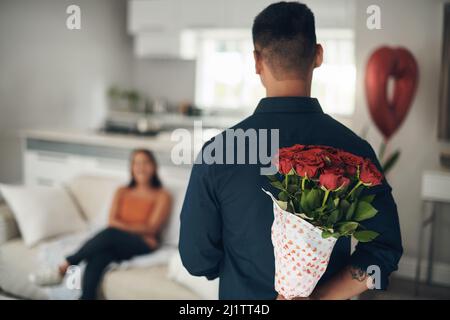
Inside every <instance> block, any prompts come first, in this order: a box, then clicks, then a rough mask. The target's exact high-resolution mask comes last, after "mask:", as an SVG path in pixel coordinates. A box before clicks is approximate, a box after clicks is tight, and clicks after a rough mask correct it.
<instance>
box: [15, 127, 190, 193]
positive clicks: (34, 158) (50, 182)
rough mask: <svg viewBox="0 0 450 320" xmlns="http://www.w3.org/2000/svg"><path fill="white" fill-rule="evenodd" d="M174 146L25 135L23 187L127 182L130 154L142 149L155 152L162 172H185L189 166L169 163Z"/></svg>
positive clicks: (93, 136) (94, 136) (96, 136)
mask: <svg viewBox="0 0 450 320" xmlns="http://www.w3.org/2000/svg"><path fill="white" fill-rule="evenodd" d="M174 144H175V142H172V141H170V140H169V141H166V140H165V139H161V140H158V138H140V137H132V136H130V137H128V136H114V135H108V134H100V133H89V132H70V133H68V132H65V131H45V130H43V131H39V130H38V131H28V132H26V133H25V134H24V136H23V166H24V168H23V171H24V183H25V184H26V185H30V186H55V185H58V184H61V183H64V182H66V181H68V180H70V179H72V178H74V177H76V176H78V175H100V176H112V177H118V178H122V179H124V180H126V179H127V178H128V176H129V158H130V154H131V152H132V150H133V149H135V148H141V147H142V148H147V149H150V150H152V151H153V152H154V154H155V157H156V159H157V161H158V164H159V165H160V167H161V169H164V170H169V171H174V170H178V171H177V172H183V173H184V172H188V171H189V170H190V165H189V164H186V165H177V166H176V165H174V164H173V162H172V161H171V150H172V147H173V145H174ZM186 170H187V171H186Z"/></svg>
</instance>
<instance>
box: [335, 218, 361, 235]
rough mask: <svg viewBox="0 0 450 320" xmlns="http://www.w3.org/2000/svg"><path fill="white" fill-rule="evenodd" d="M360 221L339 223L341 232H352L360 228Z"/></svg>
mask: <svg viewBox="0 0 450 320" xmlns="http://www.w3.org/2000/svg"><path fill="white" fill-rule="evenodd" d="M358 226H359V223H358V222H354V221H349V222H343V223H342V224H339V229H338V230H339V233H340V234H342V235H346V234H350V233H352V232H353V231H355V230H356V228H358Z"/></svg>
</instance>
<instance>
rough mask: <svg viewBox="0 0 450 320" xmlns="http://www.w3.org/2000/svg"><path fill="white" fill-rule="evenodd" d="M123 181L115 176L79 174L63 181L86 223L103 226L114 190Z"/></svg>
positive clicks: (122, 183) (106, 219)
mask: <svg viewBox="0 0 450 320" xmlns="http://www.w3.org/2000/svg"><path fill="white" fill-rule="evenodd" d="M124 184H125V181H124V180H122V179H119V178H116V177H108V176H100V175H98V176H97V175H81V176H78V177H75V178H74V179H72V180H70V181H67V182H66V183H65V186H66V188H67V189H68V191H69V193H70V194H71V195H72V196H73V198H74V199H75V201H76V202H77V204H78V205H79V207H80V208H81V211H82V212H83V215H84V216H85V218H86V219H87V221H88V223H89V224H91V225H95V226H99V227H100V226H104V225H106V223H107V222H108V214H109V208H110V207H111V202H112V199H113V196H114V194H115V192H116V190H117V189H118V188H119V187H120V186H121V185H124Z"/></svg>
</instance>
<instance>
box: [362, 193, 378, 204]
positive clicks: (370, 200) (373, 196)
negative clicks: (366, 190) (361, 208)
mask: <svg viewBox="0 0 450 320" xmlns="http://www.w3.org/2000/svg"><path fill="white" fill-rule="evenodd" d="M373 199H375V195H374V194H368V195H367V196H364V197H361V198H360V199H359V200H360V201H365V202H368V203H371V202H372V201H373Z"/></svg>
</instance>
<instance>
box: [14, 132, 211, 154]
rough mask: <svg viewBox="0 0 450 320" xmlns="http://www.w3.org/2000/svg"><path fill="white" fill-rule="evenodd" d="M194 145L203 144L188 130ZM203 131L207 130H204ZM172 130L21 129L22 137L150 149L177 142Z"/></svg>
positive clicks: (166, 146) (167, 147) (167, 146)
mask: <svg viewBox="0 0 450 320" xmlns="http://www.w3.org/2000/svg"><path fill="white" fill-rule="evenodd" d="M189 132H190V134H191V135H192V137H196V138H195V139H192V140H194V142H195V144H196V146H197V145H198V144H200V146H201V145H202V144H203V143H202V139H201V138H199V137H198V135H197V136H196V135H194V134H193V132H192V131H189ZM205 132H208V131H207V130H205ZM171 135H172V132H161V133H159V134H158V135H156V136H135V135H127V134H115V133H105V132H100V131H98V130H76V129H31V130H24V131H22V137H23V138H33V139H41V140H47V141H58V142H71V143H82V144H92V145H104V146H113V147H123V148H133V149H134V148H148V149H152V150H168V149H170V148H172V147H173V146H175V145H177V144H179V143H180V142H179V141H175V140H172V139H171Z"/></svg>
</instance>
